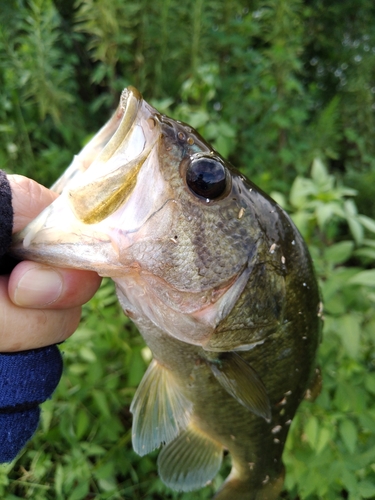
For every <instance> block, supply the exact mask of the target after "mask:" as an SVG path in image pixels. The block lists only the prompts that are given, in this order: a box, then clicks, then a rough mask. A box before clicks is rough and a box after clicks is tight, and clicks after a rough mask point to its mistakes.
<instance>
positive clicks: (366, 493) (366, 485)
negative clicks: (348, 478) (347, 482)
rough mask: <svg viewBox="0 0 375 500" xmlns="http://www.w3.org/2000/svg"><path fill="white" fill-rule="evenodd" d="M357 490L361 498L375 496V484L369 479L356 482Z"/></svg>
mask: <svg viewBox="0 0 375 500" xmlns="http://www.w3.org/2000/svg"><path fill="white" fill-rule="evenodd" d="M358 491H359V493H360V495H362V497H363V498H374V497H375V485H374V484H373V483H370V481H366V480H365V481H361V482H360V483H358Z"/></svg>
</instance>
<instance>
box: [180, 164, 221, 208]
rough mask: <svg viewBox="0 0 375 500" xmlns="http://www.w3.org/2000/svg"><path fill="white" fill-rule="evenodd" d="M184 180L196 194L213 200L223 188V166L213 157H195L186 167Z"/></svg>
mask: <svg viewBox="0 0 375 500" xmlns="http://www.w3.org/2000/svg"><path fill="white" fill-rule="evenodd" d="M186 182H187V185H188V186H189V188H190V189H191V190H192V191H193V193H195V194H196V195H198V196H201V197H202V198H206V199H208V200H214V199H215V198H218V197H219V196H220V195H221V194H223V192H224V190H225V186H226V175H225V167H224V165H223V164H222V163H220V162H219V161H217V160H215V159H213V158H197V159H196V160H193V161H192V162H191V163H190V165H189V167H188V169H187V172H186Z"/></svg>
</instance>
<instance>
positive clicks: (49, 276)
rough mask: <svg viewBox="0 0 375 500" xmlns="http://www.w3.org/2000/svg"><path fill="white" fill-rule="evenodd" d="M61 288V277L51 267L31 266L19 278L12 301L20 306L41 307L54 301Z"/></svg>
mask: <svg viewBox="0 0 375 500" xmlns="http://www.w3.org/2000/svg"><path fill="white" fill-rule="evenodd" d="M62 289H63V282H62V277H61V276H60V274H59V273H58V272H56V271H53V270H52V269H46V268H43V267H33V268H32V269H30V270H29V271H27V272H26V273H25V274H24V275H23V276H22V278H21V279H20V280H19V282H18V285H17V287H16V289H15V292H14V302H15V303H16V304H17V305H18V306H22V307H43V306H47V305H49V304H52V303H53V302H55V301H56V300H57V299H58V298H59V297H60V295H61V292H62Z"/></svg>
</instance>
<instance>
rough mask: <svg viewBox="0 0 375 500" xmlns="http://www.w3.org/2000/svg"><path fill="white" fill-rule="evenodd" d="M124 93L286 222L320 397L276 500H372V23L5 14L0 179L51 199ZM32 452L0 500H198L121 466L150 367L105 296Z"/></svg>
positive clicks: (96, 0)
mask: <svg viewBox="0 0 375 500" xmlns="http://www.w3.org/2000/svg"><path fill="white" fill-rule="evenodd" d="M130 84H131V85H134V86H135V87H137V88H138V89H139V90H140V91H141V92H142V93H143V95H144V97H145V99H146V100H147V101H149V102H150V103H152V104H153V105H154V106H155V107H157V108H158V109H159V110H160V111H162V112H165V113H167V114H169V115H170V116H172V117H174V118H178V119H181V120H183V121H186V122H188V123H190V124H191V125H193V126H194V127H196V128H197V129H198V130H199V132H200V133H201V134H202V135H203V136H204V137H205V138H206V139H207V140H208V141H209V142H211V143H212V144H213V146H214V147H215V148H216V149H217V150H218V151H219V152H220V153H222V154H223V155H224V156H226V157H228V158H229V159H230V161H231V162H232V163H233V164H234V165H235V166H237V167H238V168H240V169H241V170H242V171H243V172H244V173H245V174H246V175H247V176H248V177H249V178H251V179H252V180H253V181H254V182H256V183H257V184H258V185H259V186H260V187H262V188H263V189H264V190H265V191H267V192H269V193H272V195H273V196H274V197H275V199H277V201H278V202H279V203H281V204H282V205H283V206H284V207H285V208H286V209H287V210H288V211H289V212H290V213H291V214H292V216H293V218H294V220H295V221H296V223H297V225H298V227H299V229H300V231H301V232H302V234H303V236H304V237H305V239H306V241H307V242H308V244H309V248H310V250H311V253H312V255H313V258H314V261H315V266H316V270H317V274H318V277H319V281H320V286H321V290H322V294H323V299H324V307H325V312H324V316H325V329H324V341H323V343H322V346H321V349H320V353H319V359H318V362H319V364H320V366H321V370H322V375H323V390H322V392H321V394H320V396H319V397H318V398H317V399H316V400H315V402H313V403H311V402H304V403H303V404H302V405H301V408H300V410H299V412H298V415H297V417H296V418H295V419H294V421H293V424H292V428H291V432H290V436H289V439H288V442H287V446H286V451H285V453H284V461H285V464H286V466H287V475H286V481H285V491H284V492H283V495H282V497H283V498H285V499H289V500H297V499H301V500H302V499H303V500H304V499H306V500H317V499H327V500H335V499H346V498H348V499H350V500H360V499H362V498H375V404H374V403H375V351H374V342H375V312H374V311H375V308H374V305H375V290H374V287H375V269H374V263H375V220H374V218H375V190H374V183H375V140H374V131H375V130H374V129H375V121H374V120H375V6H374V3H373V2H372V1H370V0H357V1H356V2H352V1H349V0H332V1H331V2H327V1H324V0H304V1H303V0H247V1H245V0H231V1H230V2H229V1H226V0H185V1H184V2H180V1H176V0H152V1H151V0H137V1H135V0H77V1H76V0H29V1H26V0H7V1H6V2H1V5H0V166H1V168H3V169H5V170H7V171H8V172H10V173H20V174H24V175H27V176H29V177H32V178H34V179H36V180H38V181H39V182H41V183H43V184H45V185H49V184H51V183H52V182H53V181H54V180H55V179H56V178H57V177H58V176H59V175H60V173H61V172H62V171H63V170H64V169H65V168H66V167H67V165H68V164H69V163H70V161H71V159H72V155H73V154H74V153H77V152H78V151H79V150H80V149H81V147H82V146H83V145H84V144H85V143H86V142H87V141H88V140H89V138H90V137H91V136H92V135H93V134H94V133H95V132H96V131H97V130H98V129H99V127H101V126H102V125H103V124H104V123H105V121H106V120H107V119H108V118H109V116H110V114H111V112H112V111H113V110H114V108H115V107H116V105H117V102H118V99H119V95H120V92H121V90H122V89H123V88H124V87H125V86H127V85H130ZM61 349H62V352H63V354H64V359H65V374H64V377H63V380H62V381H61V383H60V385H59V388H58V390H57V391H56V393H55V395H54V397H53V399H52V400H51V401H48V402H47V403H46V404H44V405H43V415H42V424H41V426H40V428H39V431H38V433H37V435H36V436H35V437H34V439H33V440H32V441H31V442H30V443H29V445H28V447H27V448H26V449H25V450H24V451H23V452H22V453H21V455H20V457H19V458H18V460H16V461H15V462H14V463H13V464H11V465H9V466H0V497H1V498H4V499H6V500H13V499H20V498H32V499H35V500H47V499H48V500H52V499H53V500H55V499H56V500H62V499H68V500H80V499H84V500H88V499H98V500H99V499H100V500H104V499H145V500H151V499H156V500H157V499H182V500H193V499H198V500H199V499H201V500H208V499H209V498H211V497H212V491H213V490H214V489H217V487H218V486H219V485H220V483H221V482H222V481H223V479H224V478H225V476H226V473H227V472H228V464H226V465H225V466H224V470H223V472H222V474H221V475H219V476H218V477H217V478H216V479H215V481H214V484H213V485H209V486H207V487H206V488H204V489H203V490H201V491H199V492H195V493H192V494H188V493H186V494H178V493H173V492H171V491H170V490H168V489H167V488H166V487H165V486H163V484H162V483H161V481H160V480H159V479H158V477H157V473H156V466H155V459H156V456H157V453H154V454H152V455H150V456H146V457H142V458H140V457H138V456H137V455H136V454H135V453H134V452H133V451H132V449H131V435H130V429H131V415H130V413H129V404H130V402H131V399H132V396H133V395H134V392H135V389H136V387H137V384H138V383H139V381H140V379H141V377H142V374H143V372H144V370H145V368H146V366H147V363H148V361H149V352H148V350H147V349H145V346H144V344H143V341H142V339H141V338H140V336H139V334H137V332H136V330H135V329H134V327H133V326H132V325H131V323H130V322H129V321H128V320H127V319H126V318H125V317H124V315H123V314H122V312H121V310H120V309H119V307H118V305H117V301H116V298H115V295H114V290H113V286H112V284H111V282H110V281H107V280H105V281H104V283H103V286H102V288H101V289H100V290H99V292H98V294H97V295H96V296H95V297H94V298H93V299H92V301H91V302H90V303H89V304H88V305H87V306H86V307H85V309H84V313H83V319H82V322H81V326H80V327H79V330H78V332H77V333H76V334H75V335H74V336H73V338H72V339H70V340H69V341H67V342H66V343H65V344H64V345H63V346H62V348H61Z"/></svg>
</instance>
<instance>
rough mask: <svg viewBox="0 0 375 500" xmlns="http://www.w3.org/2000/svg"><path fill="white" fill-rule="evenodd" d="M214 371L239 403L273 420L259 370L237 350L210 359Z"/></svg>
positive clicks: (268, 419) (256, 413) (260, 415)
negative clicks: (247, 361) (248, 362)
mask: <svg viewBox="0 0 375 500" xmlns="http://www.w3.org/2000/svg"><path fill="white" fill-rule="evenodd" d="M209 365H210V367H211V370H212V373H213V374H214V375H215V377H216V378H217V380H218V381H219V383H220V384H221V385H222V387H224V389H225V390H226V391H227V392H229V394H230V395H231V396H233V397H234V398H235V399H236V400H237V401H238V402H239V403H241V404H242V405H243V406H245V407H246V408H248V409H249V410H250V411H252V412H253V413H255V415H258V416H259V417H263V418H264V419H265V420H266V421H267V422H268V421H270V420H271V406H270V401H269V399H268V396H267V392H266V388H265V387H264V385H263V382H262V381H261V379H260V377H259V376H258V374H257V372H256V371H255V370H254V369H253V368H251V366H250V365H249V364H247V363H246V361H245V360H244V359H243V358H241V356H240V355H239V354H237V353H236V352H227V353H223V354H222V356H221V357H220V358H219V359H216V360H210V361H209Z"/></svg>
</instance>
